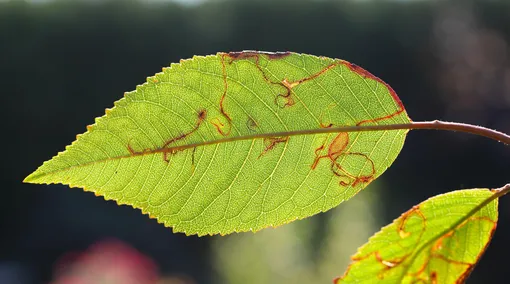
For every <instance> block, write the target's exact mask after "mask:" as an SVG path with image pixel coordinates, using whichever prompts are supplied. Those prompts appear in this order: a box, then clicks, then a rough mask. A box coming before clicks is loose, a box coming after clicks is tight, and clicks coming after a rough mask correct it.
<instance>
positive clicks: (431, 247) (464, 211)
mask: <svg viewBox="0 0 510 284" xmlns="http://www.w3.org/2000/svg"><path fill="white" fill-rule="evenodd" d="M493 194H494V192H493V191H490V190H488V189H471V190H459V191H454V192H450V193H447V194H443V195H438V196H435V197H433V198H430V199H428V200H426V201H424V202H422V203H420V204H419V205H417V206H414V207H413V208H412V209H411V210H409V211H407V212H406V213H404V214H402V216H400V217H399V218H398V219H396V220H395V221H394V222H393V223H392V224H390V225H388V226H386V227H384V228H383V229H382V230H381V231H380V232H378V233H377V234H375V235H374V236H372V237H371V238H370V240H369V242H368V243H367V244H365V245H363V246H362V247H361V248H360V249H359V250H358V252H357V253H356V254H355V255H354V256H353V257H352V259H353V261H354V262H353V263H352V264H351V265H350V266H349V268H348V270H347V271H346V273H345V275H344V276H343V277H342V278H339V279H337V280H336V281H335V283H444V284H448V283H463V281H464V280H465V279H466V278H467V276H469V273H470V272H471V271H472V269H473V268H474V266H475V264H476V263H477V261H478V260H479V259H480V257H481V255H482V254H483V252H484V251H485V248H486V247H487V245H488V244H489V241H490V240H491V238H492V235H493V234H494V231H495V230H496V224H497V221H498V199H497V198H496V199H494V200H493V201H491V202H490V203H488V204H487V205H485V206H483V205H484V201H486V200H488V198H489V197H491V196H492V195H493ZM480 207H481V208H480Z"/></svg>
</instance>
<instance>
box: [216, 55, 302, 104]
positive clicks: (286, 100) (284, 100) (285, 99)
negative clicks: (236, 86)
mask: <svg viewBox="0 0 510 284" xmlns="http://www.w3.org/2000/svg"><path fill="white" fill-rule="evenodd" d="M261 55H264V56H266V57H267V58H268V59H270V60H274V59H281V58H284V57H286V56H289V55H291V53H290V52H276V53H270V52H261V51H251V50H248V51H241V52H229V53H223V54H222V56H221V62H222V68H223V77H224V82H225V90H226V89H227V80H226V78H227V74H226V66H225V57H228V58H230V62H228V64H232V63H233V62H234V61H237V60H241V59H245V60H248V59H253V60H254V63H255V67H256V68H257V69H258V70H259V71H260V73H261V74H262V77H263V79H264V81H266V82H267V83H269V84H271V85H277V86H281V87H283V88H285V91H284V92H283V93H279V94H277V95H276V97H275V99H274V101H275V104H276V105H277V106H278V107H280V108H284V107H289V106H293V105H294V99H293V98H292V96H291V95H292V90H291V87H290V86H288V85H286V84H287V83H288V81H287V80H286V79H284V80H283V81H282V82H279V81H272V80H271V79H270V78H269V76H268V74H267V72H266V71H264V69H262V67H261V66H260V56H261ZM224 94H226V92H225V93H224Z"/></svg>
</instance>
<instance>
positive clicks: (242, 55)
mask: <svg viewBox="0 0 510 284" xmlns="http://www.w3.org/2000/svg"><path fill="white" fill-rule="evenodd" d="M291 54H292V53H291V52H289V51H285V52H267V51H256V50H245V51H234V52H229V53H228V56H229V57H230V58H231V59H232V60H239V59H246V58H254V57H258V56H260V55H265V56H266V57H267V58H268V59H270V60H276V59H282V58H285V57H287V56H289V55H291Z"/></svg>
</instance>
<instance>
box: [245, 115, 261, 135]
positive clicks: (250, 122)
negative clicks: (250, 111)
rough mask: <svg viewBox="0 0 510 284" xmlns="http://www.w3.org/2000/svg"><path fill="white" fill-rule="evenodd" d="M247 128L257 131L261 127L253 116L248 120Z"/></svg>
mask: <svg viewBox="0 0 510 284" xmlns="http://www.w3.org/2000/svg"><path fill="white" fill-rule="evenodd" d="M246 127H247V128H248V129H249V130H250V131H257V128H258V127H259V125H258V123H257V122H256V121H255V120H254V119H253V118H252V117H251V116H249V117H248V120H246Z"/></svg>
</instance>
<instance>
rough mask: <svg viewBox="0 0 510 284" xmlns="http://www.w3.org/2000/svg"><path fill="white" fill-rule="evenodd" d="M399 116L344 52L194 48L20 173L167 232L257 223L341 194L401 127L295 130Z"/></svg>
mask: <svg viewBox="0 0 510 284" xmlns="http://www.w3.org/2000/svg"><path fill="white" fill-rule="evenodd" d="M408 122H410V119H409V118H408V116H407V114H406V112H405V109H404V107H403V105H402V103H401V102H400V100H399V99H398V97H397V95H396V94H395V92H394V91H393V90H392V89H391V88H390V87H389V86H388V85H387V84H385V83H384V82H383V81H381V80H380V79H379V78H377V77H375V76H373V75H372V74H370V73H368V72H367V71H365V70H363V69H362V68H360V67H358V66H356V65H354V64H351V63H349V62H346V61H343V60H338V59H330V58H325V57H317V56H311V55H305V54H296V53H265V52H256V51H244V52H231V53H218V54H217V55H212V56H205V57H199V56H197V57H194V58H193V59H188V60H182V61H181V62H180V63H179V64H172V65H171V66H170V67H169V68H164V69H163V72H161V73H158V74H156V75H155V76H153V77H149V78H148V79H147V82H146V83H144V84H143V85H140V86H138V87H137V88H136V90H135V91H132V92H128V93H126V94H125V96H124V98H122V99H120V100H119V101H117V102H115V106H114V107H113V108H112V109H107V110H106V115H105V116H103V117H101V118H97V119H96V121H95V124H93V125H91V126H89V127H87V132H86V133H84V134H82V135H79V136H78V137H77V140H76V141H75V142H73V143H72V145H70V146H68V147H66V149H65V151H64V152H61V153H59V154H58V155H57V156H55V157H53V158H52V159H51V160H50V161H47V162H45V163H44V164H43V165H42V166H41V167H39V168H38V169H37V170H36V171H35V172H34V173H32V174H31V175H30V176H28V177H27V178H26V179H25V181H26V182H32V183H63V184H67V185H70V186H71V187H81V188H84V189H85V190H87V191H93V192H94V193H95V194H96V195H100V196H103V197H105V198H106V199H113V200H115V201H117V203H119V204H128V205H131V206H133V207H135V208H139V209H141V210H142V211H143V212H144V213H147V214H149V215H150V216H151V217H153V218H157V219H158V221H159V222H161V223H163V224H164V225H165V226H169V227H173V229H174V231H176V232H185V233H186V234H198V235H205V234H218V233H219V234H228V233H231V232H239V231H249V230H252V231H256V230H260V229H262V228H265V227H269V226H278V225H281V224H284V223H288V222H290V221H293V220H295V219H301V218H305V217H308V216H311V215H313V214H316V213H318V212H322V211H326V210H328V209H330V208H332V207H334V206H337V205H338V204H340V203H341V202H343V201H345V200H347V199H349V198H351V197H352V196H354V195H355V194H356V193H357V192H359V191H360V190H361V189H363V188H364V187H365V186H367V185H368V184H369V183H370V182H371V181H373V180H374V179H376V178H377V177H379V176H380V175H381V174H382V173H383V172H384V171H385V170H386V169H387V168H388V167H389V166H390V165H391V163H392V162H393V161H394V160H395V158H396V157H397V155H398V153H399V152H400V150H401V148H402V145H403V143H404V140H405V136H406V133H407V130H391V131H373V132H350V133H346V132H343V133H319V134H317V133H316V134H306V133H304V134H303V133H302V132H303V131H304V132H306V131H307V130H313V129H327V128H331V127H341V126H356V125H358V126H359V125H374V124H396V123H408ZM299 131H301V132H300V133H301V134H300V135H297V133H295V132H299ZM281 132H285V133H287V135H285V136H282V135H279V133H281ZM273 134H274V135H273Z"/></svg>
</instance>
